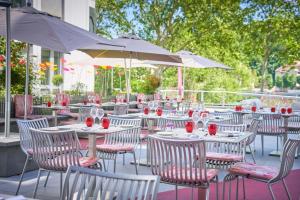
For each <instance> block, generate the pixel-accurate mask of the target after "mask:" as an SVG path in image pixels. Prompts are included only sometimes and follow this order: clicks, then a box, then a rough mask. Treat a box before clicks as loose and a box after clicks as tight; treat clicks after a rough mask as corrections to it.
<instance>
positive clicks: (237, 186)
mask: <svg viewBox="0 0 300 200" xmlns="http://www.w3.org/2000/svg"><path fill="white" fill-rule="evenodd" d="M235 199H236V200H238V199H239V177H237V178H236V193H235Z"/></svg>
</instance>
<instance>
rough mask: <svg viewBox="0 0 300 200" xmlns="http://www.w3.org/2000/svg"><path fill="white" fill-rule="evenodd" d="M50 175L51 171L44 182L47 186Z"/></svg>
mask: <svg viewBox="0 0 300 200" xmlns="http://www.w3.org/2000/svg"><path fill="white" fill-rule="evenodd" d="M49 176H50V171H48V174H47V178H46V180H45V183H44V187H46V186H47V183H48V179H49Z"/></svg>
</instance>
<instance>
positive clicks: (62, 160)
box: [45, 155, 98, 171]
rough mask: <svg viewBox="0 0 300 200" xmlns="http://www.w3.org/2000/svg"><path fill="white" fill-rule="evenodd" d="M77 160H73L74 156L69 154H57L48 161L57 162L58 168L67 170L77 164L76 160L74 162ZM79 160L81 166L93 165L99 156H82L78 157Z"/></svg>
mask: <svg viewBox="0 0 300 200" xmlns="http://www.w3.org/2000/svg"><path fill="white" fill-rule="evenodd" d="M51 160H52V161H51ZM75 160H76V158H74V160H73V156H70V157H69V156H65V155H61V156H57V157H55V158H53V159H50V160H48V162H54V163H56V165H57V169H56V170H62V171H65V170H67V168H68V167H69V166H73V165H75V164H76V162H74V161H75ZM78 161H79V163H78V164H79V165H80V167H91V166H93V165H95V164H96V163H97V162H98V158H91V157H80V158H79V159H78ZM45 164H46V165H47V163H45Z"/></svg>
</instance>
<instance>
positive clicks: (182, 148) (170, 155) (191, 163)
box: [149, 135, 207, 184]
mask: <svg viewBox="0 0 300 200" xmlns="http://www.w3.org/2000/svg"><path fill="white" fill-rule="evenodd" d="M149 145H150V161H151V169H152V174H153V175H158V176H160V177H161V180H162V181H165V182H172V183H173V184H175V183H176V184H195V183H196V182H198V183H199V182H202V183H204V184H205V183H207V174H206V151H205V143H204V140H202V139H190V140H174V139H166V138H160V137H157V136H154V135H150V136H149Z"/></svg>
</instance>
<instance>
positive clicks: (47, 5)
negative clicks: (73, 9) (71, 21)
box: [41, 0, 62, 17]
mask: <svg viewBox="0 0 300 200" xmlns="http://www.w3.org/2000/svg"><path fill="white" fill-rule="evenodd" d="M61 7H62V0H51V1H49V0H41V8H42V11H44V12H47V13H49V14H51V15H54V16H56V17H61V15H62V9H61Z"/></svg>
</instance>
